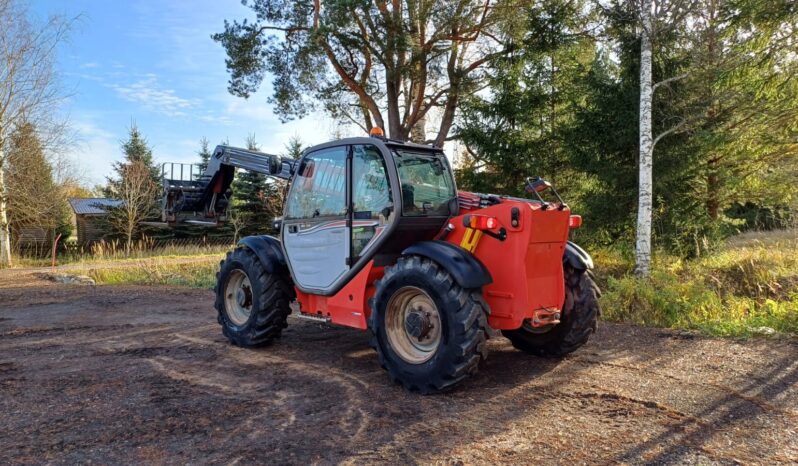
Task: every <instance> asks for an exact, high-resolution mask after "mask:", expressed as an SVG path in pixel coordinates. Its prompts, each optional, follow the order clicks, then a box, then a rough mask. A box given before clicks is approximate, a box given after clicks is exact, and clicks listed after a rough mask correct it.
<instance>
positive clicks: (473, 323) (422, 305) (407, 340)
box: [369, 256, 488, 394]
mask: <svg viewBox="0 0 798 466" xmlns="http://www.w3.org/2000/svg"><path fill="white" fill-rule="evenodd" d="M370 305H371V309H372V313H371V317H370V318H369V329H370V330H371V334H372V337H371V346H372V347H373V348H374V349H375V350H376V351H377V355H378V358H379V362H380V365H381V366H382V367H383V368H384V369H386V370H387V371H388V375H389V376H390V378H391V380H392V381H394V382H395V383H399V384H401V385H402V386H404V387H405V388H406V389H408V390H410V391H417V392H421V393H423V394H428V393H434V392H439V391H443V390H447V389H450V388H452V387H453V386H454V385H456V384H457V383H458V382H460V381H462V380H463V379H465V378H466V377H468V376H471V375H473V374H476V372H477V370H478V368H479V365H480V363H481V362H482V361H484V360H485V358H486V357H487V355H488V353H487V345H486V341H487V338H488V333H487V330H486V329H487V325H488V324H487V305H486V304H485V301H484V300H483V298H482V292H481V290H479V289H464V288H462V287H460V286H459V285H458V284H457V283H456V282H455V281H454V279H453V278H452V276H451V274H450V273H449V272H447V271H446V270H445V269H443V268H442V267H440V266H439V265H438V264H436V263H435V262H433V261H431V260H429V259H427V258H423V257H419V256H409V257H402V258H400V259H399V261H398V262H397V263H396V265H394V266H391V267H387V268H386V269H385V276H384V277H383V278H382V280H380V281H379V282H377V291H376V293H375V296H374V298H372V300H371V301H370ZM423 311H429V312H427V313H425V315H426V316H427V317H422V318H419V317H416V316H412V317H414V318H415V319H416V321H418V319H422V320H423V322H421V323H419V324H418V326H414V324H412V323H408V322H411V320H409V319H410V318H408V317H407V316H408V315H409V314H414V313H415V314H418V313H423ZM397 312H400V314H397ZM430 314H432V317H429V316H430ZM397 316H399V317H397ZM402 316H403V317H402ZM436 316H437V320H436ZM397 318H399V319H400V320H399V321H397ZM397 322H400V323H399V326H398V327H397ZM417 323H418V322H417ZM419 328H423V329H424V330H419ZM425 331H426V333H424V332H425ZM402 332H404V336H403V333H402ZM414 332H415V334H416V335H415V336H414ZM389 333H390V335H389ZM425 339H426V340H425ZM425 342H426V343H425ZM425 344H426V345H428V347H423V345H425ZM413 345H416V346H413ZM419 345H420V346H419ZM408 347H409V349H408ZM419 348H422V349H419Z"/></svg>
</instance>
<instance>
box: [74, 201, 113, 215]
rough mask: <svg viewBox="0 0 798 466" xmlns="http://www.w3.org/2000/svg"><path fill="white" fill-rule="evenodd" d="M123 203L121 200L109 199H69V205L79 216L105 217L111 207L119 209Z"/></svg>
mask: <svg viewBox="0 0 798 466" xmlns="http://www.w3.org/2000/svg"><path fill="white" fill-rule="evenodd" d="M121 204H122V201H120V200H119V199H109V198H107V197H89V198H79V197H73V198H70V199H69V205H71V206H72V210H74V211H75V213H76V214H78V215H103V214H106V213H108V211H107V210H106V209H108V208H109V207H119V205H121Z"/></svg>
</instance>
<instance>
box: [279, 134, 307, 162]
mask: <svg viewBox="0 0 798 466" xmlns="http://www.w3.org/2000/svg"><path fill="white" fill-rule="evenodd" d="M303 150H305V149H304V144H303V143H302V138H300V137H299V135H297V134H295V135H293V136H291V138H290V139H288V142H287V143H286V144H285V152H284V153H283V156H284V157H286V158H289V159H299V158H300V157H301V156H302V151H303Z"/></svg>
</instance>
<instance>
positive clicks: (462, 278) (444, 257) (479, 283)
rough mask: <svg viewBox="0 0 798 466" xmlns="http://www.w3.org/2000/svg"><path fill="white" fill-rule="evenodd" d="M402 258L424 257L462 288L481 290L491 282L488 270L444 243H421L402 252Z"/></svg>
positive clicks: (475, 260) (462, 250) (460, 250)
mask: <svg viewBox="0 0 798 466" xmlns="http://www.w3.org/2000/svg"><path fill="white" fill-rule="evenodd" d="M402 255H403V256H409V255H415V256H422V257H426V258H428V259H430V260H432V261H434V262H435V263H437V264H438V265H440V266H441V267H443V268H444V269H446V271H447V272H449V273H450V274H452V277H453V278H454V281H456V282H457V284H458V285H460V286H462V287H463V288H481V287H483V286H485V285H487V284H489V283H492V282H493V277H491V276H490V272H489V271H488V268H487V267H485V264H483V263H482V262H480V260H479V259H477V258H476V257H474V255H473V254H471V253H470V252H468V251H466V250H465V249H463V248H460V247H457V246H455V245H454V244H452V243H447V242H446V241H439V240H433V241H421V242H419V243H416V244H414V245H412V246H410V247H409V248H407V249H405V250H404V251H402Z"/></svg>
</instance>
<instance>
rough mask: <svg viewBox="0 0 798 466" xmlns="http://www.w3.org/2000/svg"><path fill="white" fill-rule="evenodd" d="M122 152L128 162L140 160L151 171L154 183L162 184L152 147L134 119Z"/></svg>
mask: <svg viewBox="0 0 798 466" xmlns="http://www.w3.org/2000/svg"><path fill="white" fill-rule="evenodd" d="M122 152H124V154H125V160H126V161H127V162H128V163H133V162H140V163H141V164H143V165H144V166H145V167H147V170H149V171H150V178H151V179H152V181H153V183H155V184H157V185H160V184H161V170H160V169H158V166H157V165H155V160H154V159H153V157H152V149H151V148H150V146H149V144H148V143H147V139H146V138H145V137H144V136H143V135H142V134H141V131H139V127H138V126H137V125H136V122H135V121H134V122H133V123H131V125H130V129H129V130H128V139H127V140H126V141H124V142H123V143H122Z"/></svg>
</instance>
